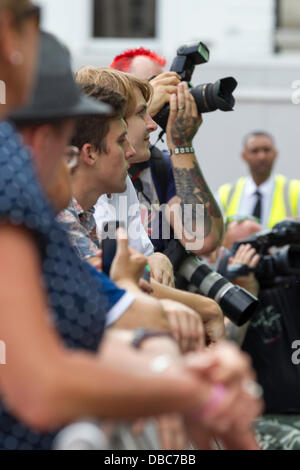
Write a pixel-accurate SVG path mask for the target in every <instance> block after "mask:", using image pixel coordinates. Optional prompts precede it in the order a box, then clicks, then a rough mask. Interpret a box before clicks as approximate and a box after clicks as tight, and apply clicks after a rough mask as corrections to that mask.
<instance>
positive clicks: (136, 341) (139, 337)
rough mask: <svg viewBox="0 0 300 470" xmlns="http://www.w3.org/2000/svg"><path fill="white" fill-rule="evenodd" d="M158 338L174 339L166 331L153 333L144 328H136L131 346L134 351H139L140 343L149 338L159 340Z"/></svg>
mask: <svg viewBox="0 0 300 470" xmlns="http://www.w3.org/2000/svg"><path fill="white" fill-rule="evenodd" d="M159 337H167V338H170V339H174V338H173V336H172V335H171V333H168V332H167V331H155V330H148V329H146V328H138V329H137V330H135V331H134V336H133V339H132V341H131V346H132V347H134V348H135V349H140V347H141V345H142V343H143V342H144V341H145V340H147V339H149V338H159Z"/></svg>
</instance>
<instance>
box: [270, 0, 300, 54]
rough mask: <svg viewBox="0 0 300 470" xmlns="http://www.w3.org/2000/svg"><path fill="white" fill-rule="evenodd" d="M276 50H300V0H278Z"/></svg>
mask: <svg viewBox="0 0 300 470" xmlns="http://www.w3.org/2000/svg"><path fill="white" fill-rule="evenodd" d="M275 3H276V35H275V50H276V52H292V51H295V52H300V3H299V0H276V2H275Z"/></svg>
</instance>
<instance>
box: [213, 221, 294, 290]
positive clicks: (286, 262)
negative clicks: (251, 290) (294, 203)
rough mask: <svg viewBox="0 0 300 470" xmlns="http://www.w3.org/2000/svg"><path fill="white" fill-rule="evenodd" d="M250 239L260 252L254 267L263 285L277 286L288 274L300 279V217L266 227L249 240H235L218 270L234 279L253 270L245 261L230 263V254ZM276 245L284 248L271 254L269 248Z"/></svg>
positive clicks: (228, 277) (262, 286) (263, 286)
mask: <svg viewBox="0 0 300 470" xmlns="http://www.w3.org/2000/svg"><path fill="white" fill-rule="evenodd" d="M247 243H248V244H250V245H251V246H252V247H253V248H255V249H256V251H257V252H258V254H259V255H260V256H261V259H260V261H259V263H258V265H257V267H256V268H255V269H254V270H253V271H254V273H255V276H256V278H257V280H258V282H259V284H260V287H261V288H271V287H274V286H275V285H277V284H280V283H282V281H287V278H289V277H290V278H293V279H295V278H299V279H300V221H298V220H284V221H282V222H280V223H278V224H276V225H274V227H273V228H272V229H270V230H263V231H262V232H258V233H256V234H254V235H252V236H251V237H249V238H247V239H246V240H242V241H240V242H237V243H234V244H233V246H232V249H231V251H230V252H228V253H227V254H226V255H225V256H224V257H223V259H222V260H221V261H220V263H219V267H218V272H219V273H220V274H222V275H223V276H225V277H226V278H227V279H230V280H232V279H234V278H235V277H237V276H243V275H244V276H245V275H247V274H249V272H251V269H249V268H248V267H247V266H245V265H240V264H231V265H228V260H229V258H230V257H231V256H233V255H234V254H235V253H236V251H237V250H238V248H239V246H240V245H243V244H247ZM297 244H298V245H297ZM273 247H283V248H281V249H280V250H277V251H276V252H274V253H272V254H271V253H269V250H270V248H273Z"/></svg>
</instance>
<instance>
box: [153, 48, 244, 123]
mask: <svg viewBox="0 0 300 470" xmlns="http://www.w3.org/2000/svg"><path fill="white" fill-rule="evenodd" d="M208 60H209V50H208V48H207V46H206V45H205V44H204V43H203V42H199V43H196V44H193V45H191V46H182V47H180V48H179V49H178V50H177V56H176V57H175V59H174V60H173V63H172V66H171V69H170V70H171V72H176V73H178V75H179V76H180V77H181V80H182V81H186V82H190V80H191V79H192V75H193V72H194V69H195V66H196V65H200V64H205V63H206V62H208ZM190 86H191V85H190ZM236 86H237V81H236V80H235V79H234V78H233V77H226V78H222V79H220V80H217V81H216V82H215V83H205V84H202V85H198V86H196V87H194V88H192V87H191V90H190V91H191V94H192V95H193V97H194V98H195V101H196V104H197V108H198V113H199V114H200V113H209V112H211V111H215V110H216V109H220V110H221V111H232V110H233V107H234V104H235V99H234V97H233V95H232V93H233V91H234V90H235V88H236ZM169 112H170V106H169V105H168V104H167V105H166V106H164V108H163V109H162V110H161V111H160V112H159V113H157V114H156V116H154V118H153V119H154V120H155V122H156V123H157V124H158V125H159V126H160V127H161V128H162V129H163V131H165V130H166V127H167V122H168V117H169Z"/></svg>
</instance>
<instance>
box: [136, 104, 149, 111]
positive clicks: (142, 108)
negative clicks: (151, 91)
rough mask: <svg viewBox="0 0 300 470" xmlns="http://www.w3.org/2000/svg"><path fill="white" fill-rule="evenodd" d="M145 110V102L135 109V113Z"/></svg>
mask: <svg viewBox="0 0 300 470" xmlns="http://www.w3.org/2000/svg"><path fill="white" fill-rule="evenodd" d="M146 110H147V104H146V103H141V104H140V105H139V106H138V107H137V110H136V114H137V113H140V112H141V111H146Z"/></svg>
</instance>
